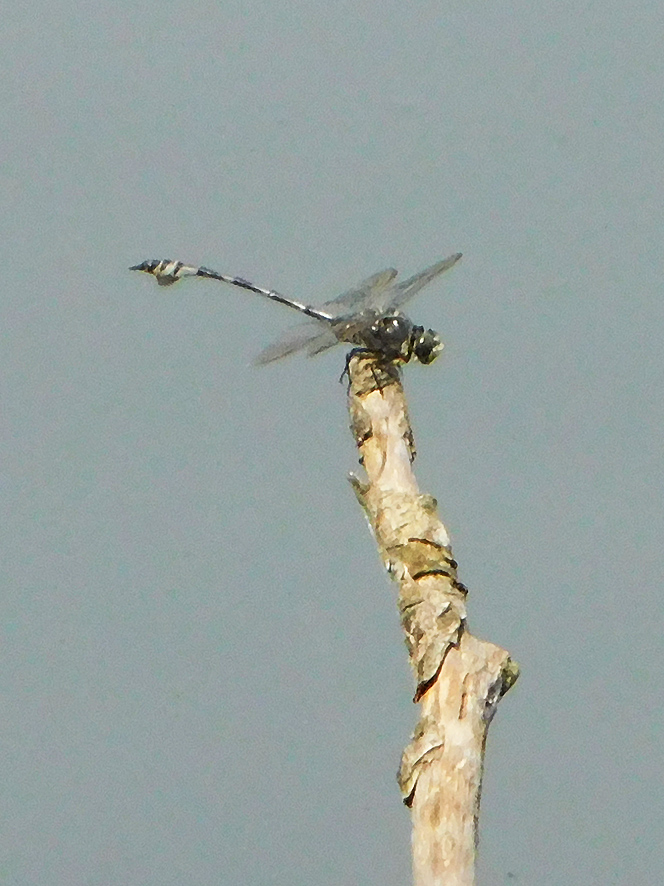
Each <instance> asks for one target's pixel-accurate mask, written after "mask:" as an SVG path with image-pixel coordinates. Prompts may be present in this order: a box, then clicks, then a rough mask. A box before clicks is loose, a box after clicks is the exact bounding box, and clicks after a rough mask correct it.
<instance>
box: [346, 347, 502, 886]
mask: <svg viewBox="0 0 664 886" xmlns="http://www.w3.org/2000/svg"><path fill="white" fill-rule="evenodd" d="M348 373H349V382H350V384H349V392H348V397H349V411H350V419H351V430H352V432H353V435H354V437H355V440H356V443H357V446H358V449H359V452H360V461H361V463H362V464H363V466H364V468H365V471H366V474H367V480H366V482H363V481H360V480H359V479H358V478H357V477H355V476H351V482H352V485H353V488H354V490H355V493H356V495H357V498H358V500H359V502H360V504H361V505H362V507H363V508H364V511H365V513H366V515H367V519H368V521H369V524H370V526H371V528H372V530H373V533H374V536H375V538H376V541H377V544H378V550H379V553H380V555H381V557H382V560H383V562H384V564H385V566H386V568H387V570H388V572H389V573H390V575H391V576H392V577H393V578H394V579H395V580H396V581H397V582H398V584H399V601H398V606H399V612H400V614H401V623H402V626H403V628H404V632H405V635H406V645H407V648H408V652H409V655H410V661H411V665H412V667H413V671H414V675H415V680H416V690H415V698H414V700H415V701H419V702H421V715H420V720H419V723H418V725H417V727H416V729H415V731H414V734H413V739H412V741H411V743H410V744H409V745H408V747H407V748H406V749H405V751H404V753H403V757H402V761H401V767H400V770H399V776H398V780H399V785H400V788H401V791H402V795H403V799H404V802H405V803H406V805H408V806H409V807H411V812H412V823H413V874H414V883H415V886H461V884H463V886H470V884H473V883H474V882H475V880H474V876H475V875H474V869H475V855H476V847H477V824H478V814H479V801H480V790H481V782H482V766H483V760H484V747H485V742H486V733H487V729H488V726H489V722H490V720H491V717H492V716H493V714H494V712H495V709H496V704H497V702H498V700H499V699H500V698H501V696H502V695H503V694H504V693H505V692H506V691H507V690H508V689H509V688H510V686H512V685H513V683H514V681H515V680H516V678H517V676H518V667H517V666H516V664H515V663H514V662H513V661H512V660H511V659H510V657H509V655H508V653H507V652H506V651H505V650H504V649H500V648H499V647H498V646H495V645H493V644H492V643H487V642H485V641H482V640H478V639H477V638H475V637H473V636H471V635H470V634H469V633H468V630H467V628H466V595H467V590H466V588H465V587H464V586H463V585H462V584H461V583H460V582H459V581H458V579H457V563H456V561H455V560H454V557H453V556H452V549H451V546H450V539H449V536H448V534H447V531H446V529H445V527H444V525H443V523H442V522H441V520H440V518H439V517H438V514H437V510H436V508H437V503H436V501H435V499H433V498H432V497H431V496H429V495H423V494H422V493H420V491H419V489H418V486H417V482H416V479H415V475H414V473H413V470H412V462H413V459H414V457H415V447H414V442H413V433H412V429H411V426H410V421H409V418H408V411H407V407H406V401H405V397H404V393H403V388H402V386H401V377H400V372H399V370H398V368H397V367H396V366H394V365H381V363H380V362H379V361H378V360H377V359H376V358H374V357H371V355H368V354H361V355H356V356H354V357H353V358H351V360H350V362H349V366H348Z"/></svg>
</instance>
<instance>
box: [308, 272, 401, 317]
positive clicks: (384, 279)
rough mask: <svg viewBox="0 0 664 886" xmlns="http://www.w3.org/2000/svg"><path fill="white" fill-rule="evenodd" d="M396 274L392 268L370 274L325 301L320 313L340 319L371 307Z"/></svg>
mask: <svg viewBox="0 0 664 886" xmlns="http://www.w3.org/2000/svg"><path fill="white" fill-rule="evenodd" d="M396 275H397V272H396V270H395V269H394V268H385V270H384V271H378V273H376V274H372V275H371V276H370V277H367V279H366V280H363V281H362V282H361V283H358V285H357V286H354V287H353V288H352V289H349V290H348V291H347V292H342V294H341V295H338V296H337V297H336V298H332V299H330V301H326V302H325V303H324V304H322V305H321V306H320V309H321V310H322V311H325V312H327V313H329V314H331V315H332V316H334V317H340V316H342V315H346V314H356V313H359V311H361V310H363V309H364V308H365V307H367V306H371V305H372V304H373V302H374V301H376V300H377V299H379V298H380V296H381V293H383V291H384V290H385V289H386V288H387V287H388V286H389V284H390V283H391V282H392V281H393V280H394V278H395V277H396Z"/></svg>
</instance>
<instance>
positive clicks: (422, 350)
mask: <svg viewBox="0 0 664 886" xmlns="http://www.w3.org/2000/svg"><path fill="white" fill-rule="evenodd" d="M413 350H414V351H415V356H416V357H417V359H418V360H419V361H420V363H424V364H425V365H428V364H429V363H433V361H434V360H435V359H436V357H437V356H438V355H439V354H440V352H441V351H442V350H443V343H442V341H441V340H440V336H439V335H438V333H437V332H434V331H433V329H427V330H426V332H422V334H421V335H420V336H419V337H418V339H417V341H416V342H415V347H414V349H413Z"/></svg>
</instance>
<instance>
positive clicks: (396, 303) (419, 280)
mask: <svg viewBox="0 0 664 886" xmlns="http://www.w3.org/2000/svg"><path fill="white" fill-rule="evenodd" d="M460 258H461V253H460V252H455V253H454V255H450V256H448V258H444V259H443V260H442V261H439V262H436V264H435V265H431V266H430V267H428V268H425V269H424V270H423V271H420V272H419V273H417V274H414V275H413V276H412V277H409V278H408V279H407V280H402V282H401V283H398V284H397V285H395V286H390V287H389V289H382V290H381V292H380V293H378V297H377V299H376V301H375V302H373V303H372V304H371V307H372V308H373V309H374V310H376V311H378V312H379V313H387V312H388V311H396V310H398V309H399V308H401V306H402V305H405V304H406V302H407V301H409V300H410V299H411V298H412V297H413V296H414V295H415V294H416V293H417V292H419V291H420V289H423V288H424V287H425V286H428V285H429V283H431V281H432V280H434V279H435V278H436V277H438V276H439V275H440V274H442V273H443V272H444V271H449V269H450V268H452V267H454V265H455V264H456V263H457V262H458V261H459V259H460Z"/></svg>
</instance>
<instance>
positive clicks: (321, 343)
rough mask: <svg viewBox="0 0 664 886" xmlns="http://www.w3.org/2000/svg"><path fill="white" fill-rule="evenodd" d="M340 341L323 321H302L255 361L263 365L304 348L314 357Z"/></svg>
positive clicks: (262, 352) (261, 353)
mask: <svg viewBox="0 0 664 886" xmlns="http://www.w3.org/2000/svg"><path fill="white" fill-rule="evenodd" d="M338 341H339V339H338V338H337V337H336V335H335V334H334V332H333V331H332V330H331V329H330V328H327V327H325V326H323V325H322V323H316V322H313V323H302V324H300V325H299V326H295V327H293V329H288V330H286V332H285V333H284V334H283V335H282V336H281V338H279V339H277V341H276V342H274V344H271V345H269V346H268V347H267V348H265V349H264V350H263V351H261V352H260V354H259V355H258V356H257V357H256V359H255V361H254V362H255V363H257V364H258V365H260V366H263V365H265V364H266V363H273V362H274V361H275V360H281V359H282V358H283V357H288V356H289V355H290V354H295V353H296V352H297V351H303V350H306V351H307V353H308V354H309V356H310V357H313V356H314V354H319V353H320V352H321V351H326V350H327V349H328V348H331V347H333V346H334V345H336V344H337V343H338Z"/></svg>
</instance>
